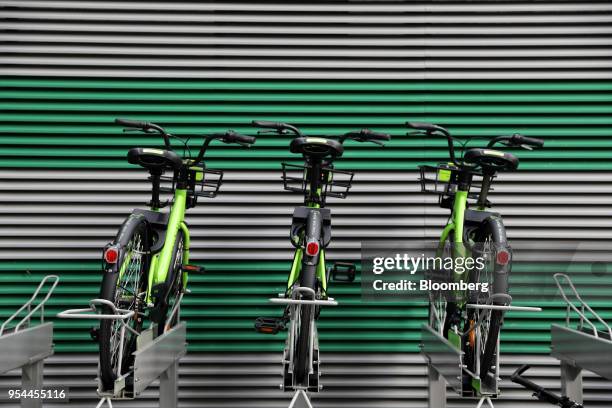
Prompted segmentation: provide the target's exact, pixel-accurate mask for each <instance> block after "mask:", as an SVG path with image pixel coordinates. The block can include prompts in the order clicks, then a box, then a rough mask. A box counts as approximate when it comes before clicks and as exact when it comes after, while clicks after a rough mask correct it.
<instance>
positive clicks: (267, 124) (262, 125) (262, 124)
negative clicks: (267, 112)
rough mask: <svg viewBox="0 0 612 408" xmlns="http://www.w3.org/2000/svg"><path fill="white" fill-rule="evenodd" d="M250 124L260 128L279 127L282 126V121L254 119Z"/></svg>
mask: <svg viewBox="0 0 612 408" xmlns="http://www.w3.org/2000/svg"><path fill="white" fill-rule="evenodd" d="M251 124H252V125H253V126H257V127H260V128H271V129H281V128H283V127H284V125H283V124H282V123H280V122H272V121H270V120H254V121H252V122H251Z"/></svg>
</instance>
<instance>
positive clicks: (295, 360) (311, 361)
mask: <svg viewBox="0 0 612 408" xmlns="http://www.w3.org/2000/svg"><path fill="white" fill-rule="evenodd" d="M253 124H254V125H255V126H257V127H260V128H265V129H270V130H271V131H272V132H275V133H278V134H281V135H291V136H293V137H294V139H293V140H292V141H291V144H290V151H291V152H292V153H296V154H300V155H301V156H302V158H303V160H304V165H293V164H287V163H283V164H282V167H283V180H284V188H285V189H286V190H289V191H293V192H298V193H301V194H304V204H305V206H302V207H297V208H296V209H295V211H294V213H293V220H292V224H291V229H290V238H291V243H292V244H293V246H294V247H295V248H296V250H295V254H294V257H293V263H292V266H291V271H290V272H289V278H288V280H287V286H286V291H285V293H284V296H283V297H282V298H279V299H272V301H273V302H275V303H277V304H283V305H286V307H285V310H284V313H283V316H282V317H280V318H266V317H260V318H258V319H257V320H256V321H255V329H256V330H257V331H258V332H260V333H266V334H276V333H278V332H279V331H280V330H283V329H285V328H286V326H287V324H289V335H288V337H287V343H286V348H285V353H284V359H283V362H284V363H283V366H284V368H283V378H284V381H283V388H284V389H285V390H309V391H318V390H319V387H318V377H319V373H318V362H319V359H318V340H317V331H316V325H315V321H316V319H317V318H318V316H319V312H320V307H321V306H325V305H330V306H334V305H336V304H337V303H336V302H335V301H334V300H333V299H332V298H330V297H329V296H328V291H327V284H328V279H329V278H330V276H333V278H334V280H338V281H340V280H342V281H352V280H353V279H354V277H355V266H354V265H353V264H351V263H347V262H336V263H335V264H334V265H333V267H332V268H331V270H329V271H328V270H327V269H326V260H325V248H326V247H327V246H328V245H329V242H330V240H331V211H330V210H329V209H328V208H325V205H326V198H327V197H337V198H346V196H347V193H348V190H349V189H350V187H351V182H352V179H353V175H354V173H352V172H346V171H340V170H336V169H334V165H333V163H334V161H335V160H337V159H338V158H340V157H341V156H342V154H343V152H344V146H343V143H344V141H345V140H347V139H352V140H355V141H357V142H373V143H376V144H379V145H383V142H384V141H388V140H390V138H391V136H390V135H388V134H385V133H378V132H373V131H371V130H368V129H364V130H361V131H357V132H349V133H346V134H344V135H343V136H340V137H339V138H337V139H335V138H330V137H309V136H305V135H304V134H302V132H301V131H300V130H299V129H297V128H296V127H295V126H292V125H289V124H286V123H278V122H268V121H254V122H253Z"/></svg>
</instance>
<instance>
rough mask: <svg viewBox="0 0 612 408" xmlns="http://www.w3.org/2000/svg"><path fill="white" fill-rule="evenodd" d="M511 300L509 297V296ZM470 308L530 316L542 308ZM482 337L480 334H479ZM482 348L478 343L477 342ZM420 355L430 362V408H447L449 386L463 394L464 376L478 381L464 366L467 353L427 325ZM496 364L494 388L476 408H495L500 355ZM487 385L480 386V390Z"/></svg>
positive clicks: (502, 306)
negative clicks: (447, 387)
mask: <svg viewBox="0 0 612 408" xmlns="http://www.w3.org/2000/svg"><path fill="white" fill-rule="evenodd" d="M508 297H509V296H508ZM466 307H467V308H471V309H477V310H504V311H510V310H517V311H528V312H540V311H542V309H541V308H539V307H527V306H511V305H507V306H504V305H491V304H468V305H466ZM476 333H477V334H476V335H477V337H478V336H480V333H479V331H477V332H476ZM476 342H477V344H479V339H478V338H477V339H476ZM420 347H421V353H422V354H423V355H424V357H425V359H426V360H427V383H428V407H429V408H445V407H446V385H447V384H448V385H449V386H450V387H451V388H452V389H453V390H454V391H455V392H456V393H457V394H459V395H462V392H463V383H462V378H463V373H464V372H465V373H467V374H468V375H469V376H470V377H472V378H475V379H478V378H479V377H478V376H477V375H476V374H475V373H472V372H471V371H469V370H468V369H467V368H466V366H465V364H464V363H463V358H464V354H465V353H464V352H463V351H461V350H460V349H458V348H457V347H456V346H455V345H453V344H452V343H450V342H449V341H448V340H447V339H446V338H444V336H443V335H442V334H440V333H438V332H437V331H436V330H434V329H433V328H432V327H431V326H430V325H428V324H424V325H423V326H422V327H421V345H420ZM497 349H498V350H499V338H498V339H497ZM496 359H497V360H496V363H495V379H496V381H495V384H494V386H493V387H491V388H487V389H485V388H481V390H480V399H479V400H478V405H477V406H476V408H481V407H482V406H483V405H484V404H485V403H486V404H488V406H489V407H490V408H494V406H493V401H492V398H495V397H496V396H497V394H498V389H497V388H498V386H497V384H498V382H499V380H500V379H499V352H498V353H497V356H496ZM483 385H484V384H482V383H481V387H482V386H483Z"/></svg>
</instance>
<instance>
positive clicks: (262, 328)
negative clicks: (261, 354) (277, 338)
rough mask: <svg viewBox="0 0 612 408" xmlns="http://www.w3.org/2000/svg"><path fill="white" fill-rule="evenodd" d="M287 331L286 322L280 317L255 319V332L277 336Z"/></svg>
mask: <svg viewBox="0 0 612 408" xmlns="http://www.w3.org/2000/svg"><path fill="white" fill-rule="evenodd" d="M284 329H285V320H284V319H283V318H279V317H258V318H257V319H255V330H256V331H258V332H259V333H264V334H277V333H278V332H279V331H281V330H284Z"/></svg>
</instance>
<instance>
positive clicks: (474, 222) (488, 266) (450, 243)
mask: <svg viewBox="0 0 612 408" xmlns="http://www.w3.org/2000/svg"><path fill="white" fill-rule="evenodd" d="M407 125H408V127H410V128H412V129H414V130H415V132H412V133H411V134H419V135H422V136H423V135H424V136H442V137H445V138H446V139H447V141H448V151H449V156H450V161H449V162H447V163H441V164H439V165H437V166H421V167H420V170H421V188H422V191H423V192H427V193H433V194H437V195H438V196H439V205H440V207H442V208H446V209H450V210H451V215H450V217H449V219H448V222H447V224H446V226H445V227H444V229H443V231H442V234H441V236H440V239H439V243H438V246H437V253H436V255H437V257H438V258H441V259H449V258H450V259H453V260H461V261H462V262H461V265H462V267H461V268H457V267H455V268H454V269H450V270H449V269H442V268H439V269H438V270H434V271H432V273H433V278H434V279H436V280H440V281H443V282H446V283H455V284H458V283H460V282H461V283H462V284H465V285H466V287H467V285H468V284H472V286H471V287H473V288H477V289H476V290H454V291H444V292H442V291H431V292H430V293H429V326H430V327H431V328H432V329H433V330H434V331H435V332H437V333H438V334H439V335H441V336H443V337H444V338H445V339H447V340H448V342H449V343H450V344H452V345H453V346H454V347H455V348H456V349H459V350H460V351H461V352H462V353H461V355H462V367H463V369H462V370H461V373H462V374H461V377H462V378H460V379H458V380H459V381H458V384H457V387H455V388H460V390H461V391H460V392H461V394H462V395H464V396H483V395H485V396H494V395H496V394H497V392H498V389H497V382H498V381H497V380H498V377H499V367H498V366H499V363H498V361H499V356H498V348H499V332H500V329H501V325H502V322H503V317H504V312H505V311H507V310H513V309H514V310H519V309H520V310H529V311H537V310H539V309H538V308H528V307H518V306H511V305H510V304H511V301H512V297H511V296H510V295H509V293H508V292H509V285H508V279H509V276H510V271H511V265H512V262H511V261H512V254H511V249H510V246H509V244H508V240H507V237H506V228H505V226H504V223H503V220H502V217H501V215H500V214H499V213H496V212H493V211H490V210H489V208H490V207H491V206H492V205H491V202H490V201H489V200H488V194H489V192H490V190H491V184H492V182H493V180H494V178H495V177H496V175H497V173H498V172H503V171H514V170H516V169H517V168H518V165H519V160H518V158H517V157H516V156H515V155H513V154H512V153H509V152H507V151H500V150H494V149H493V147H494V146H495V145H497V144H500V145H502V146H504V147H508V148H522V149H527V150H531V149H533V148H541V147H543V145H544V141H542V140H540V139H535V138H530V137H525V136H522V135H519V134H514V135H509V136H498V137H494V138H490V139H487V140H486V148H468V147H467V145H468V143H469V142H470V141H472V140H474V139H475V138H457V137H453V136H451V134H450V133H449V131H448V130H446V129H444V128H443V127H441V126H437V125H434V124H431V123H421V122H408V123H407ZM456 143H459V144H460V146H461V156H460V157H457V156H456V153H455V144H456ZM470 202H471V203H473V204H475V205H474V206H473V207H472V208H470ZM468 258H471V259H472V261H471V262H466V260H467V259H468ZM458 264H459V263H457V262H456V263H455V265H458ZM456 287H459V286H456Z"/></svg>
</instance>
